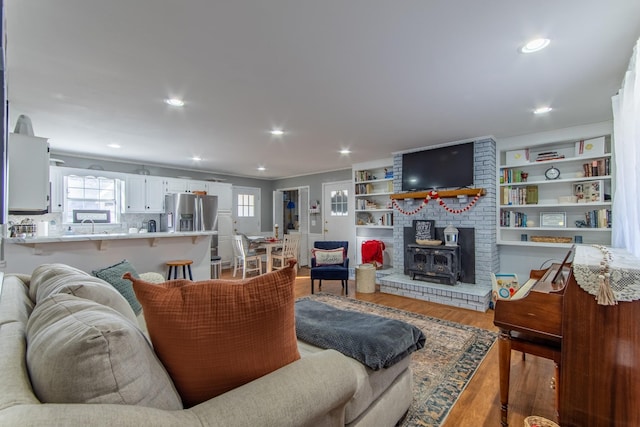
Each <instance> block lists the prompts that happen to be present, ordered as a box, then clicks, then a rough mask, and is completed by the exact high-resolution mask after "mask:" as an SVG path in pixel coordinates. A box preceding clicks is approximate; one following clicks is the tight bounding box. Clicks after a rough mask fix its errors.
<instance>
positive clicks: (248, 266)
mask: <svg viewBox="0 0 640 427" xmlns="http://www.w3.org/2000/svg"><path fill="white" fill-rule="evenodd" d="M240 268H241V269H242V278H243V279H244V278H246V277H247V272H251V271H257V272H258V274H262V257H261V256H260V255H259V254H255V253H254V254H250V253H249V252H248V250H247V249H245V245H244V242H243V239H242V236H241V235H238V234H236V235H234V236H233V277H236V272H237V271H238V269H240Z"/></svg>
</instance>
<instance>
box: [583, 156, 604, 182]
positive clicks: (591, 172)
mask: <svg viewBox="0 0 640 427" xmlns="http://www.w3.org/2000/svg"><path fill="white" fill-rule="evenodd" d="M582 169H583V171H584V176H585V177H592V176H607V175H609V174H611V162H610V159H608V158H607V159H597V160H593V161H592V162H591V163H584V164H583V165H582Z"/></svg>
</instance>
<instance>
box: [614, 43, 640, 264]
mask: <svg viewBox="0 0 640 427" xmlns="http://www.w3.org/2000/svg"><path fill="white" fill-rule="evenodd" d="M638 55H640V39H638V41H637V42H636V45H635V47H634V49H633V54H632V55H631V61H630V62H629V69H628V70H627V72H626V74H625V76H624V79H623V81H622V87H621V88H620V91H619V92H618V94H617V95H615V96H614V97H613V98H612V107H613V135H614V153H615V165H616V174H615V178H616V180H615V183H616V189H615V194H614V201H613V224H612V227H613V229H612V233H613V247H616V248H625V249H626V250H628V251H629V252H631V253H632V254H634V255H635V256H638V257H640V59H638Z"/></svg>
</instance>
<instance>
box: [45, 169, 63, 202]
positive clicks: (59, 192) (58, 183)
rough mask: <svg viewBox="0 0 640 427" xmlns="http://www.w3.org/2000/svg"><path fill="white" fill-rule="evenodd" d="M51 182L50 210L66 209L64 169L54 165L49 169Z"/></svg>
mask: <svg viewBox="0 0 640 427" xmlns="http://www.w3.org/2000/svg"><path fill="white" fill-rule="evenodd" d="M49 183H50V186H51V190H50V191H51V194H50V208H49V212H62V211H63V210H64V173H63V171H62V169H60V168H58V167H56V166H52V167H51V168H50V169H49Z"/></svg>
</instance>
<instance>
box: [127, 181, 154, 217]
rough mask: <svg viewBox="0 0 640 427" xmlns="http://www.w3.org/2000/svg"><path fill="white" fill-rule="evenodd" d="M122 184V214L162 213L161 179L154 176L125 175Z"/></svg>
mask: <svg viewBox="0 0 640 427" xmlns="http://www.w3.org/2000/svg"><path fill="white" fill-rule="evenodd" d="M124 182H125V191H124V200H125V204H124V212H126V213H162V212H164V180H163V178H161V177H156V176H141V175H127V176H126V177H125V180H124Z"/></svg>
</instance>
